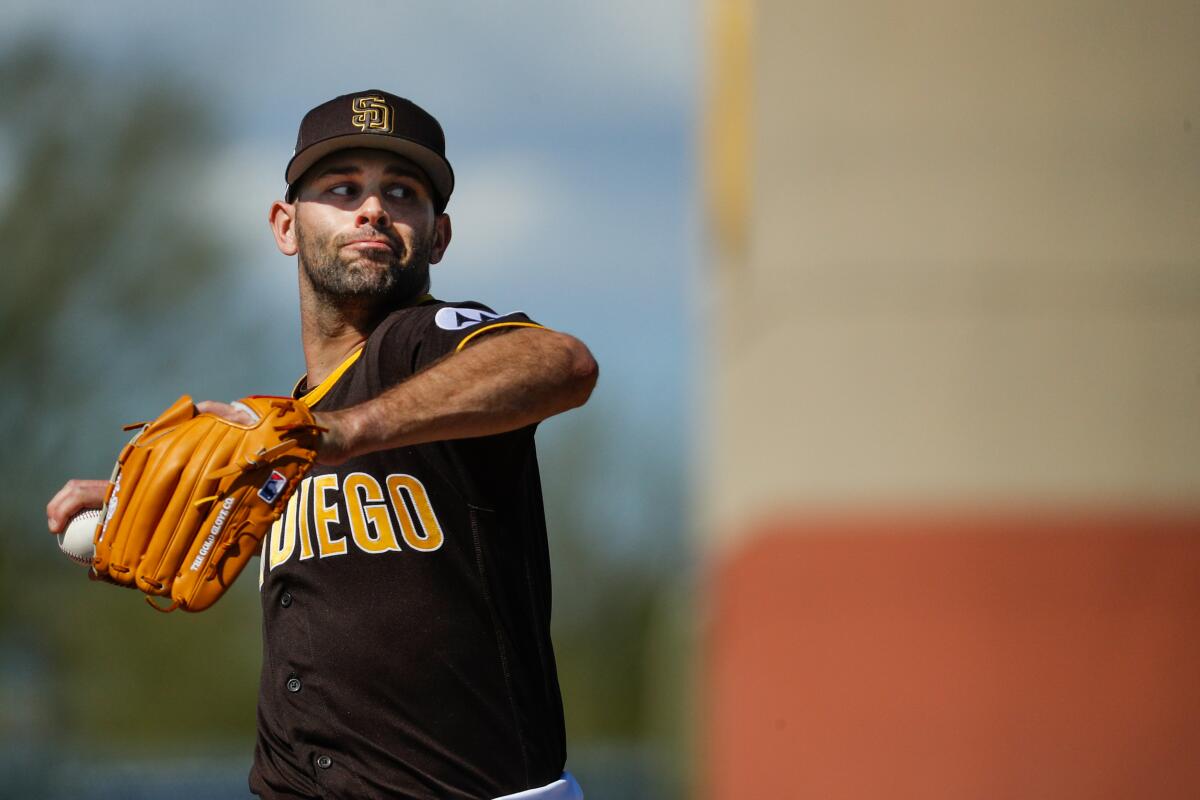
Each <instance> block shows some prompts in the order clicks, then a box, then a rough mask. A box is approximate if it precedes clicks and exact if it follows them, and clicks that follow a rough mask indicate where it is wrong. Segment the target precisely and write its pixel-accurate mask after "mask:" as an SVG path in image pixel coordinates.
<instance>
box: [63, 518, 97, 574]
mask: <svg viewBox="0 0 1200 800" xmlns="http://www.w3.org/2000/svg"><path fill="white" fill-rule="evenodd" d="M99 521H100V509H98V508H89V509H87V510H86V511H80V512H79V513H78V514H76V515H75V516H73V517H71V521H70V522H68V523H67V527H66V529H65V530H64V531H63V532H62V533H60V534H59V535H58V547H59V549H60V550H62V551H63V552H64V553H66V554H67V558H69V559H71V560H72V561H74V562H76V563H79V564H85V565H89V566H90V565H91V563H92V556H93V555H94V554H95V552H96V545H95V534H96V523H98V522H99Z"/></svg>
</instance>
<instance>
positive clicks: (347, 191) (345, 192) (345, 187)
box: [326, 183, 355, 197]
mask: <svg viewBox="0 0 1200 800" xmlns="http://www.w3.org/2000/svg"><path fill="white" fill-rule="evenodd" d="M326 191H327V192H329V193H330V194H332V195H337V196H338V197H352V196H353V195H354V192H355V188H354V187H353V186H351V185H350V184H348V183H339V184H337V185H336V186H330V187H329V188H328V189H327V190H326Z"/></svg>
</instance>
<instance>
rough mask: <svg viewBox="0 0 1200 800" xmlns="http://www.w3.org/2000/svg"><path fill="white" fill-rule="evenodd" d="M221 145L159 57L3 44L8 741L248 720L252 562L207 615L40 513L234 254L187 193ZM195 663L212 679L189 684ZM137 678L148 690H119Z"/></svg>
mask: <svg viewBox="0 0 1200 800" xmlns="http://www.w3.org/2000/svg"><path fill="white" fill-rule="evenodd" d="M218 145H219V137H218V131H217V128H216V126H215V125H214V123H213V120H212V117H211V114H210V112H209V111H208V110H207V109H206V107H205V105H204V103H203V102H201V101H200V100H199V99H198V96H197V94H196V93H195V92H193V91H190V90H189V89H188V88H187V87H185V86H181V85H179V84H178V83H176V82H174V81H173V80H172V79H171V78H170V77H169V76H166V75H164V74H162V73H160V72H159V71H157V70H152V69H145V70H142V71H140V72H139V73H137V74H132V73H130V72H129V71H120V70H108V71H104V70H97V69H95V66H94V65H89V64H86V63H82V62H79V61H76V60H74V59H73V58H72V57H70V56H69V55H67V54H65V53H64V52H63V51H62V50H60V49H58V48H56V47H55V46H54V45H53V44H51V43H50V42H47V41H35V42H30V43H27V44H26V45H24V46H22V47H20V48H17V49H14V50H11V51H8V52H4V53H0V189H2V191H0V262H2V264H3V267H2V268H0V320H2V321H3V333H4V335H3V336H2V337H0V370H2V374H3V375H4V380H5V389H4V391H3V392H0V421H2V425H3V430H4V432H5V447H4V448H3V449H2V450H0V453H2V455H0V479H2V481H3V486H4V487H5V490H6V497H5V502H4V503H2V504H0V530H2V532H3V536H4V547H3V548H0V697H19V698H20V701H21V702H20V703H19V704H9V703H4V704H3V705H4V706H5V708H4V709H3V710H0V751H5V752H16V748H17V746H18V744H19V745H21V746H22V747H26V748H30V747H34V748H36V745H37V743H38V742H39V741H42V742H49V741H51V740H53V741H54V742H55V743H56V746H62V745H66V746H67V747H70V745H71V744H72V743H73V742H79V741H83V740H89V741H92V742H104V743H106V745H107V746H110V747H113V748H116V749H120V748H122V747H125V746H127V745H128V744H129V743H130V742H133V743H136V744H139V745H144V746H145V748H147V749H153V748H155V747H162V746H164V745H166V746H171V743H169V742H167V743H164V742H163V740H162V736H163V734H164V733H165V732H167V731H168V730H178V726H176V725H173V724H170V725H169V718H170V717H171V716H175V715H183V716H187V717H189V718H190V719H192V720H194V721H195V724H194V727H193V728H192V730H193V731H194V735H195V736H197V737H206V736H207V737H216V736H219V735H224V734H226V733H228V732H230V731H235V730H236V731H237V732H238V733H240V735H241V736H243V737H248V736H249V735H250V733H251V731H252V725H253V688H254V682H255V677H256V676H255V670H256V667H257V660H258V646H257V641H256V640H257V626H258V622H257V613H256V611H255V610H254V605H255V604H256V598H255V596H254V594H255V593H254V591H253V584H252V580H249V581H247V582H246V584H247V585H246V587H245V591H241V592H239V593H238V597H237V598H235V599H234V601H233V602H230V603H228V605H227V607H226V608H223V609H220V610H218V611H217V613H215V614H213V615H212V616H211V617H205V618H202V619H198V620H193V619H183V618H182V615H176V616H175V617H163V616H161V615H157V614H154V613H153V612H151V611H150V610H149V609H147V608H145V607H144V606H143V605H141V603H140V597H139V596H138V595H137V594H136V593H134V592H123V591H117V590H110V588H109V587H99V586H95V585H91V584H89V582H88V581H87V580H85V577H84V573H83V570H82V569H80V568H78V567H75V566H74V565H72V564H70V563H69V562H67V561H66V560H65V559H63V558H62V557H61V556H60V555H59V554H58V552H57V550H56V548H55V546H54V540H53V539H52V538H51V537H50V535H49V534H48V533H47V532H46V526H45V514H44V509H45V504H46V502H47V500H48V499H49V497H50V495H51V494H52V493H53V492H54V491H56V490H57V489H58V488H59V487H60V486H61V485H62V483H63V482H64V481H65V480H66V479H68V478H70V477H107V475H108V471H109V469H111V465H112V459H113V457H114V454H115V453H116V451H117V449H118V448H119V446H120V444H121V443H122V441H123V439H124V436H127V434H122V433H121V431H120V427H119V426H120V424H121V422H128V421H132V419H130V417H131V416H133V415H134V413H135V412H130V410H129V407H130V399H131V398H133V399H135V400H136V398H137V397H138V396H143V397H144V396H145V395H146V394H148V393H149V394H154V393H157V392H158V391H159V387H160V384H162V383H164V382H165V381H166V380H167V379H168V377H167V376H166V375H164V371H163V369H162V366H163V364H164V363H166V362H168V361H170V360H171V359H172V358H173V357H177V358H180V359H184V360H186V358H187V353H186V350H183V351H182V352H180V351H178V349H177V348H175V352H174V353H172V352H171V351H172V347H171V345H170V344H169V342H171V341H172V338H171V334H170V331H171V330H172V326H173V325H172V323H173V318H174V317H175V315H177V314H179V312H180V311H181V309H182V307H183V306H184V305H185V304H186V302H187V300H186V299H187V298H188V297H189V296H190V295H192V294H193V293H195V292H198V291H201V290H202V289H203V288H204V287H205V286H208V285H210V284H211V282H212V281H213V280H214V279H216V278H217V277H219V276H220V275H221V274H222V273H223V272H224V271H225V270H226V265H227V264H228V263H229V257H228V251H229V248H228V247H226V246H225V245H224V244H223V243H222V242H221V240H220V239H219V238H218V237H217V236H215V235H214V231H213V230H212V229H211V226H207V225H205V224H204V220H203V217H202V216H201V215H200V214H199V213H198V212H197V210H196V209H197V206H198V203H197V199H196V192H195V187H196V186H197V184H198V182H199V180H200V178H201V177H202V174H203V168H204V165H205V161H206V158H207V157H208V156H209V154H210V152H211V150H212V148H215V147H217V146H218ZM163 391H170V389H163ZM175 391H176V392H178V390H177V389H176V390H175ZM141 413H144V412H141ZM239 588H241V587H239ZM214 643H216V646H215V647H214ZM156 676H157V677H156ZM164 676H170V677H171V678H172V681H167V680H166V679H165V677H164ZM231 676H233V677H231ZM189 679H190V680H193V681H195V685H197V686H204V687H205V690H204V691H202V692H196V693H194V694H192V695H190V696H183V695H181V694H180V693H179V692H178V689H177V684H173V681H178V680H184V681H186V680H189ZM130 684H137V685H139V691H140V692H142V693H143V701H142V702H139V703H138V704H132V703H128V702H123V700H122V697H123V693H124V692H125V691H127V690H128V688H129V686H130ZM150 707H157V708H160V709H164V710H168V709H169V710H170V712H171V713H170V714H161V715H160V714H153V713H147V712H148V710H149V708H150ZM14 709H15V710H14ZM174 746H175V747H178V746H179V743H178V742H176V743H174ZM0 761H2V759H0Z"/></svg>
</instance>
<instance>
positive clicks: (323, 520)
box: [313, 474, 346, 558]
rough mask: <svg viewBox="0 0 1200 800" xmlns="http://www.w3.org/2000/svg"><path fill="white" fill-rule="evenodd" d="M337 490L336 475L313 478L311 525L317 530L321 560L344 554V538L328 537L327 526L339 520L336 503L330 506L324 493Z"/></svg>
mask: <svg viewBox="0 0 1200 800" xmlns="http://www.w3.org/2000/svg"><path fill="white" fill-rule="evenodd" d="M337 488H338V476H337V475H332V474H330V475H318V476H317V477H315V478H313V495H314V496H313V524H314V525H315V527H316V529H317V549H318V550H320V552H321V558H326V557H328V556H340V555H343V554H344V553H345V552H346V537H344V536H339V537H338V538H336V539H333V538H331V537H330V535H329V526H330V525H333V524H336V523H337V522H339V521H340V520H341V518H340V516H339V515H338V507H337V503H336V502H334V503H333V504H330V502H329V497H328V496H327V495H326V492H330V491H333V492H336V491H337Z"/></svg>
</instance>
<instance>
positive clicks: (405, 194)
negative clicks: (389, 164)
mask: <svg viewBox="0 0 1200 800" xmlns="http://www.w3.org/2000/svg"><path fill="white" fill-rule="evenodd" d="M387 193H388V195H389V196H390V197H394V198H396V199H397V200H407V199H408V198H410V197H412V195H413V190H412V188H411V187H408V186H404V185H402V184H396V185H395V186H393V187H391V188H389V189H388V190H387Z"/></svg>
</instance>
